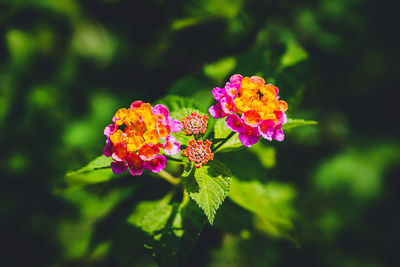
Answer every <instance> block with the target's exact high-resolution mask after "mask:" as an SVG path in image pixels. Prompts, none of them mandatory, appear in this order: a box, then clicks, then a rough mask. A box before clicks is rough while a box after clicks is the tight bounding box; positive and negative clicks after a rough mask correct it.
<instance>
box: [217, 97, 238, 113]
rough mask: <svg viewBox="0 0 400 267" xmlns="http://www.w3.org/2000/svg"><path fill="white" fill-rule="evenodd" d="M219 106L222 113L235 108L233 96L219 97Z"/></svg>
mask: <svg viewBox="0 0 400 267" xmlns="http://www.w3.org/2000/svg"><path fill="white" fill-rule="evenodd" d="M220 103H221V108H222V110H223V111H224V113H226V114H229V113H231V112H232V111H233V110H234V109H235V102H233V98H232V97H230V96H225V97H223V98H221V102H220Z"/></svg>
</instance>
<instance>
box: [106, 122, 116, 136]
mask: <svg viewBox="0 0 400 267" xmlns="http://www.w3.org/2000/svg"><path fill="white" fill-rule="evenodd" d="M116 130H117V127H116V125H115V124H110V125H108V126H106V128H104V135H105V136H107V137H109V136H110V135H112V134H113V133H115V132H116Z"/></svg>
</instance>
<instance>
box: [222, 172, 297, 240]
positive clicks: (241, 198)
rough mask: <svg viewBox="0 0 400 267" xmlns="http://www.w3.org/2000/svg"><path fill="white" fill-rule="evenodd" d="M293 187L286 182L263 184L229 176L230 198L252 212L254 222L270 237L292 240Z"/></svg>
mask: <svg viewBox="0 0 400 267" xmlns="http://www.w3.org/2000/svg"><path fill="white" fill-rule="evenodd" d="M294 197H295V190H294V189H293V188H292V187H291V186H289V185H285V184H278V183H273V182H271V183H269V184H267V185H264V184H262V183H260V182H259V181H257V180H253V181H241V180H239V179H237V178H235V177H232V186H231V191H230V193H229V198H230V199H231V200H232V201H233V202H235V203H236V204H238V205H239V206H241V207H242V208H245V209H246V210H248V211H250V212H252V213H253V214H254V215H255V226H256V227H257V228H258V229H259V230H261V231H263V232H265V233H267V234H268V235H270V236H272V237H276V238H279V237H284V238H288V239H290V240H292V241H294V237H293V235H292V232H293V231H294V225H293V223H292V221H291V219H292V217H293V216H294V208H293V207H292V201H293V199H294Z"/></svg>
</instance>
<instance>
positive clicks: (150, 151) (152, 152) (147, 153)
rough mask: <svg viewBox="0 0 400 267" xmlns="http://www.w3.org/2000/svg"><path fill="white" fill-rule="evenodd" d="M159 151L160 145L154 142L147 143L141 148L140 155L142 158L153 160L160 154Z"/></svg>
mask: <svg viewBox="0 0 400 267" xmlns="http://www.w3.org/2000/svg"><path fill="white" fill-rule="evenodd" d="M158 153H160V149H159V148H158V146H156V145H153V144H145V145H144V146H142V148H140V150H139V157H140V158H141V159H142V160H152V159H154V158H155V157H156V156H157V155H158Z"/></svg>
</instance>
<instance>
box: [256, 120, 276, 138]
mask: <svg viewBox="0 0 400 267" xmlns="http://www.w3.org/2000/svg"><path fill="white" fill-rule="evenodd" d="M274 126H275V123H274V122H273V121H271V120H265V121H262V122H261V123H260V125H259V126H258V132H259V134H260V135H261V136H262V137H264V138H265V139H267V140H269V141H272V136H273V134H274V130H275V129H274Z"/></svg>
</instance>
